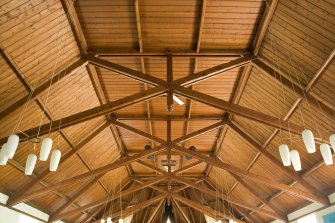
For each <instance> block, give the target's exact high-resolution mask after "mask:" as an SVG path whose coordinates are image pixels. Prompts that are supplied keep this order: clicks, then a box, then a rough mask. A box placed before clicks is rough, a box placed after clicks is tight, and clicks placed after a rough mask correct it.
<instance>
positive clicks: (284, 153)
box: [279, 144, 291, 166]
mask: <svg viewBox="0 0 335 223" xmlns="http://www.w3.org/2000/svg"><path fill="white" fill-rule="evenodd" d="M279 154H280V157H281V161H282V162H283V164H284V166H290V165H291V158H290V150H289V148H288V146H287V145H286V144H281V145H280V146H279Z"/></svg>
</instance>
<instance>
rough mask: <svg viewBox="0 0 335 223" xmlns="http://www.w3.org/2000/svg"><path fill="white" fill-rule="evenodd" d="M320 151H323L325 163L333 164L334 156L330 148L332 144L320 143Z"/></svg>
mask: <svg viewBox="0 0 335 223" xmlns="http://www.w3.org/2000/svg"><path fill="white" fill-rule="evenodd" d="M320 151H321V155H322V157H323V160H324V161H325V164H326V165H331V164H333V157H332V151H331V150H330V146H329V145H328V144H326V143H322V144H321V145H320Z"/></svg>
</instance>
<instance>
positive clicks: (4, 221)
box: [0, 193, 64, 223]
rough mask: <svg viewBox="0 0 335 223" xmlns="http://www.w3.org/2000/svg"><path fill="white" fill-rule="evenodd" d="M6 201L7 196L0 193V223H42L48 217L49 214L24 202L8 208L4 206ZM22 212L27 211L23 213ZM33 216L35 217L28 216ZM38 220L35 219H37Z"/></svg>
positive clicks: (60, 222) (58, 222)
mask: <svg viewBox="0 0 335 223" xmlns="http://www.w3.org/2000/svg"><path fill="white" fill-rule="evenodd" d="M7 201H8V196H7V195H5V194H2V193H0V204H1V206H0V223H43V222H47V221H48V219H49V215H48V214H46V213H44V212H42V211H39V210H37V209H36V208H33V207H31V206H29V205H26V204H24V203H20V204H17V205H15V206H13V207H12V209H14V210H12V209H9V208H7V207H5V206H4V205H6V203H7ZM24 213H27V215H25V214H24ZM29 215H30V216H33V217H35V218H31V217H29ZM36 218H37V219H40V220H37V219H36ZM56 223H64V222H62V221H57V222H56Z"/></svg>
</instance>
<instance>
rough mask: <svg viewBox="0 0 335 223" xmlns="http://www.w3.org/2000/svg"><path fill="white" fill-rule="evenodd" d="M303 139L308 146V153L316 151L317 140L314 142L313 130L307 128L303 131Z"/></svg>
mask: <svg viewBox="0 0 335 223" xmlns="http://www.w3.org/2000/svg"><path fill="white" fill-rule="evenodd" d="M302 139H303V141H304V144H305V146H306V149H307V151H308V153H315V151H316V148H315V142H314V136H313V133H312V131H311V130H308V129H305V130H304V131H303V132H302Z"/></svg>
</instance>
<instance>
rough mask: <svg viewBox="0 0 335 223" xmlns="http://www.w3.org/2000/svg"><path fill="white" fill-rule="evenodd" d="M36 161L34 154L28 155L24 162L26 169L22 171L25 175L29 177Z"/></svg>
mask: <svg viewBox="0 0 335 223" xmlns="http://www.w3.org/2000/svg"><path fill="white" fill-rule="evenodd" d="M36 161H37V156H36V155H35V154H29V155H28V158H27V162H26V168H25V171H24V174H25V175H28V176H29V175H31V174H32V173H33V171H34V168H35V165H36Z"/></svg>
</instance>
